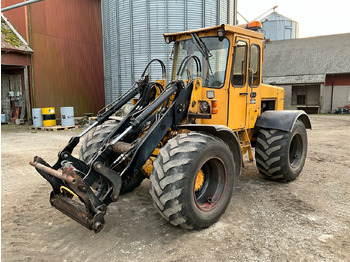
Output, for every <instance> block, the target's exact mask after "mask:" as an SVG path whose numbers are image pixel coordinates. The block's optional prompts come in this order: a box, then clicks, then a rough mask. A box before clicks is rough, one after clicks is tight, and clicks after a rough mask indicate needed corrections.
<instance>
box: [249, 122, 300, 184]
mask: <svg viewBox="0 0 350 262" xmlns="http://www.w3.org/2000/svg"><path fill="white" fill-rule="evenodd" d="M306 154H307V133H306V129H305V126H304V124H303V123H302V122H301V121H296V123H295V124H294V126H293V129H292V131H291V132H285V131H281V130H275V129H260V132H259V134H258V137H257V143H256V148H255V159H256V164H257V167H258V170H259V172H260V173H261V174H262V175H263V176H264V177H266V178H268V179H272V180H283V181H287V182H289V181H293V180H294V179H296V178H297V177H298V176H299V174H300V172H301V171H302V169H303V167H304V163H305V159H306Z"/></svg>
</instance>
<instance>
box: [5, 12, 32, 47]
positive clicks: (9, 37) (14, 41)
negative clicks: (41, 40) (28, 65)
mask: <svg viewBox="0 0 350 262" xmlns="http://www.w3.org/2000/svg"><path fill="white" fill-rule="evenodd" d="M1 51H5V52H19V53H25V54H29V53H33V50H32V49H31V48H30V47H29V45H28V44H27V42H26V41H25V40H24V38H23V37H22V36H21V35H20V34H19V33H18V31H17V30H16V29H15V28H14V27H13V25H12V24H11V23H10V22H9V21H8V20H7V19H6V17H5V16H4V15H1Z"/></svg>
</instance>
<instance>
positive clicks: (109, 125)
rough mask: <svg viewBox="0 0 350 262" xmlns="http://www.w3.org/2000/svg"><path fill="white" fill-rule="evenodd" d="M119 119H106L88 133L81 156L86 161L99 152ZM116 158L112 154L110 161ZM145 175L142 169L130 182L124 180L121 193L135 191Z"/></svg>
mask: <svg viewBox="0 0 350 262" xmlns="http://www.w3.org/2000/svg"><path fill="white" fill-rule="evenodd" d="M118 123H119V122H118V121H106V122H105V123H103V124H102V125H98V126H97V127H96V128H95V129H94V130H92V131H91V132H90V133H88V135H87V138H86V139H85V140H84V142H83V144H82V146H81V148H80V152H79V158H80V160H83V161H84V162H85V163H88V162H89V161H90V160H91V159H92V158H93V157H94V156H95V154H96V153H97V152H98V150H99V149H100V147H101V146H102V143H103V141H104V140H105V139H106V137H107V136H108V135H109V134H110V133H111V132H112V131H113V130H114V128H115V127H116V125H117V124H118ZM114 160H115V158H114V155H113V154H112V155H111V159H109V160H107V161H108V162H113V161H114ZM145 178H146V177H145V175H144V173H143V172H142V171H140V172H138V173H137V174H136V175H135V176H134V177H133V178H132V179H131V180H130V181H129V182H128V183H126V182H125V181H123V183H122V187H121V189H120V195H123V194H125V193H128V192H131V191H133V190H134V189H135V188H136V187H138V186H139V185H140V184H141V183H142V181H143V180H144V179H145Z"/></svg>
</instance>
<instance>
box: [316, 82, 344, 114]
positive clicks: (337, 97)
mask: <svg viewBox="0 0 350 262" xmlns="http://www.w3.org/2000/svg"><path fill="white" fill-rule="evenodd" d="M323 94H324V98H323V100H324V109H323V110H322V111H323V112H321V113H329V112H333V111H334V110H335V109H337V108H340V107H344V106H346V105H349V104H350V86H334V89H333V100H332V86H325V87H324V92H323ZM331 104H333V106H332V108H331Z"/></svg>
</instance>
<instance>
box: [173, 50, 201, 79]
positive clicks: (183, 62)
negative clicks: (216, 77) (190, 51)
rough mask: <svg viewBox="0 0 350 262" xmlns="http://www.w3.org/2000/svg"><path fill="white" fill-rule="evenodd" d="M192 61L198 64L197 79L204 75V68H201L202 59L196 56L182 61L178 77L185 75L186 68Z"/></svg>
mask: <svg viewBox="0 0 350 262" xmlns="http://www.w3.org/2000/svg"><path fill="white" fill-rule="evenodd" d="M190 59H193V60H194V61H195V63H196V68H197V77H199V76H201V75H202V66H201V62H200V59H199V58H198V56H196V55H188V56H186V57H185V58H184V59H183V60H182V62H181V64H180V66H179V69H178V71H177V74H176V76H177V77H179V76H181V75H182V74H183V72H184V70H185V68H186V65H187V63H188V62H189V61H190ZM198 72H199V74H198Z"/></svg>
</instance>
